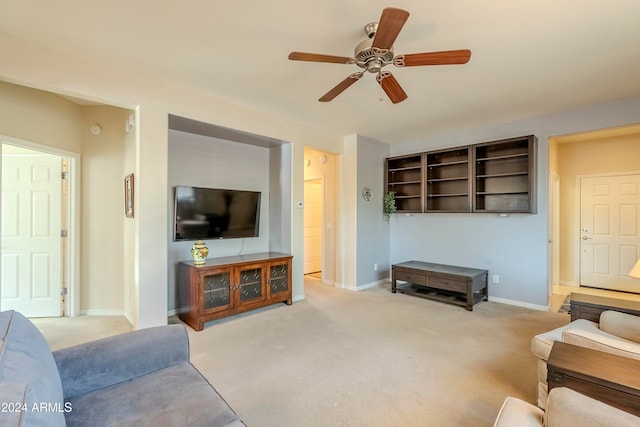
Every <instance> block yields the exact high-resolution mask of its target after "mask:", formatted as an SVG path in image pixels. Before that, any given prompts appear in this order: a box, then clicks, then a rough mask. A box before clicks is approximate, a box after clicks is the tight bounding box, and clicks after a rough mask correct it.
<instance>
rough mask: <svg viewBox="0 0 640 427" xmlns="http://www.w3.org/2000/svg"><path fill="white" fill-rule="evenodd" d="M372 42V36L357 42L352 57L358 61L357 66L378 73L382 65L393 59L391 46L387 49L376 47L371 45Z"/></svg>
mask: <svg viewBox="0 0 640 427" xmlns="http://www.w3.org/2000/svg"><path fill="white" fill-rule="evenodd" d="M370 25H371V24H370ZM374 34H375V33H374ZM372 43H373V38H370V39H366V40H363V41H361V42H360V43H358V45H357V46H356V49H355V51H354V57H355V58H356V60H357V61H358V62H356V64H357V65H358V67H360V68H364V69H365V70H367V71H369V72H370V73H379V72H380V70H381V69H382V67H384V66H385V65H387V64H389V63H390V62H391V61H392V60H393V48H391V49H388V50H382V49H377V48H374V47H372V46H371V45H372Z"/></svg>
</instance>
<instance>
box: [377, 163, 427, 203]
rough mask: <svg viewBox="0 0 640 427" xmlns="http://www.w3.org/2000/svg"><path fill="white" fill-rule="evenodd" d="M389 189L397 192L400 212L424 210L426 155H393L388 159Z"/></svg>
mask: <svg viewBox="0 0 640 427" xmlns="http://www.w3.org/2000/svg"><path fill="white" fill-rule="evenodd" d="M386 170H387V173H386V176H385V178H386V187H387V191H393V192H395V199H396V209H397V211H398V212H405V213H409V212H423V209H424V208H423V193H424V191H423V185H424V176H423V170H424V156H423V155H422V154H415V155H410V156H402V157H392V158H388V159H387V161H386Z"/></svg>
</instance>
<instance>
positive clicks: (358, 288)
mask: <svg viewBox="0 0 640 427" xmlns="http://www.w3.org/2000/svg"><path fill="white" fill-rule="evenodd" d="M386 282H388V279H382V280H376V281H375V282H369V283H365V284H364V285H356V286H345V287H344V289H348V290H350V291H355V292H359V291H364V290H366V289H371V288H375V287H376V286H380V285H382V284H384V283H386Z"/></svg>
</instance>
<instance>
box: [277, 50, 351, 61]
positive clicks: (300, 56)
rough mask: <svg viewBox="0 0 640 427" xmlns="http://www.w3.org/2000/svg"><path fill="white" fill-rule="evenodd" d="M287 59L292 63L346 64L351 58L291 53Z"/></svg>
mask: <svg viewBox="0 0 640 427" xmlns="http://www.w3.org/2000/svg"><path fill="white" fill-rule="evenodd" d="M289 59H291V60H292V61H310V62H331V63H334V64H348V63H349V62H350V61H351V58H347V57H346V56H333V55H322V54H319V53H305V52H291V53H290V54H289Z"/></svg>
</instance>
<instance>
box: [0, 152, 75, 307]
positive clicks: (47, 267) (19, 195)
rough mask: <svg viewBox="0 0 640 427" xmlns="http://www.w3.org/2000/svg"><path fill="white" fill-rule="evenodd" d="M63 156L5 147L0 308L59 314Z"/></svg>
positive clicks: (3, 156) (3, 160)
mask: <svg viewBox="0 0 640 427" xmlns="http://www.w3.org/2000/svg"><path fill="white" fill-rule="evenodd" d="M61 173H62V159H61V158H60V157H58V156H54V155H49V154H45V153H41V152H37V151H32V150H27V149H23V148H18V147H13V146H10V145H3V153H2V285H1V286H2V288H1V290H0V291H1V292H2V293H1V297H2V299H1V301H0V306H1V307H0V308H1V309H2V310H10V309H13V310H16V311H20V312H21V313H22V314H24V315H25V316H30V317H44V316H60V315H61V310H62V305H61V296H60V289H61V280H62V279H61V275H62V271H61V264H62V262H61V236H60V233H61V221H62V219H61V216H62V215H61V212H62V184H61Z"/></svg>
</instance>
